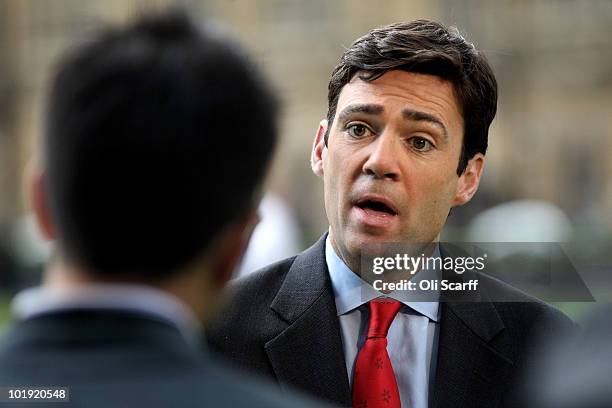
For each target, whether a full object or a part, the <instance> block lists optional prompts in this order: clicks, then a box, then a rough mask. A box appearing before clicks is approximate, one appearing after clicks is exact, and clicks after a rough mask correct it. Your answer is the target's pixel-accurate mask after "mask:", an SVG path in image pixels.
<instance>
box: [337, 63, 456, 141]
mask: <svg viewBox="0 0 612 408" xmlns="http://www.w3.org/2000/svg"><path fill="white" fill-rule="evenodd" d="M353 104H379V105H381V106H383V107H384V113H383V114H386V115H395V114H398V115H401V111H402V110H404V109H410V110H414V111H420V112H424V113H428V114H430V115H434V116H436V117H437V118H438V119H439V120H441V121H442V122H443V123H444V125H445V126H446V127H447V128H449V130H450V129H454V130H457V129H458V130H459V131H460V133H461V131H462V130H463V117H462V115H461V113H460V112H461V110H460V108H459V104H458V102H457V98H456V96H455V92H454V87H453V84H452V83H451V82H449V81H446V80H443V79H442V78H439V77H436V76H433V75H426V74H418V73H413V72H405V71H398V70H394V71H389V72H386V73H385V74H384V75H382V76H381V77H380V78H377V79H376V80H374V81H370V82H366V81H363V80H361V79H360V78H359V75H355V76H354V77H353V78H352V79H351V81H350V82H349V83H348V84H346V85H345V86H344V87H343V88H342V91H341V92H340V96H339V98H338V106H337V108H336V117H337V115H338V114H339V113H341V112H342V109H343V108H345V107H347V106H349V105H353Z"/></svg>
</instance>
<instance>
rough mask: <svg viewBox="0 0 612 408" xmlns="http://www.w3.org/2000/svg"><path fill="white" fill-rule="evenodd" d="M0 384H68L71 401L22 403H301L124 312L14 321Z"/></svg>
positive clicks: (169, 330) (1, 345) (3, 345)
mask: <svg viewBox="0 0 612 408" xmlns="http://www.w3.org/2000/svg"><path fill="white" fill-rule="evenodd" d="M6 386H17V387H31V386H38V387H41V386H43V387H44V386H57V387H69V388H70V402H71V403H70V404H66V403H58V404H42V405H41V403H39V402H33V403H27V402H26V403H23V402H19V403H15V404H13V405H14V406H15V407H22V408H23V407H26V406H34V407H41V406H57V407H72V406H74V407H126V408H127V407H129V408H133V407H243V406H249V407H262V408H264V407H286V406H306V405H303V404H302V403H301V402H298V401H297V400H293V399H291V398H290V397H286V398H285V397H282V399H281V398H279V397H278V396H277V394H278V390H277V389H276V387H274V386H272V387H271V388H268V386H267V385H266V386H263V385H260V384H254V383H252V382H251V380H250V379H249V380H247V379H245V378H242V377H237V376H236V375H235V374H233V373H232V374H230V373H229V372H227V370H226V369H224V368H222V366H219V365H217V364H214V363H213V362H212V361H210V360H209V359H207V358H205V356H204V355H203V354H202V352H201V351H199V350H198V347H197V346H194V345H190V344H188V343H187V341H186V340H185V339H184V338H183V337H182V335H181V334H180V332H179V331H178V330H177V329H176V328H175V327H174V326H172V325H170V324H168V323H166V322H162V321H160V320H155V319H154V318H151V317H148V316H147V317H145V316H143V315H138V314H130V313H126V312H109V311H93V310H92V311H74V312H62V313H54V314H49V315H46V316H41V317H36V318H33V319H30V320H26V321H23V322H19V323H16V324H15V325H14V326H13V327H12V328H11V329H10V330H9V331H8V333H6V335H5V336H4V337H3V338H1V339H0V387H6ZM0 406H2V407H5V406H8V405H5V404H3V403H0Z"/></svg>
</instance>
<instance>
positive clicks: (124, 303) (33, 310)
mask: <svg viewBox="0 0 612 408" xmlns="http://www.w3.org/2000/svg"><path fill="white" fill-rule="evenodd" d="M11 309H12V312H13V315H14V316H15V317H16V318H17V319H19V320H27V319H31V318H35V317H37V316H41V315H46V314H53V313H61V312H66V311H71V310H87V309H95V310H100V309H102V310H112V311H129V312H137V313H142V314H145V315H150V316H152V317H155V318H161V319H162V320H164V321H167V322H168V323H171V324H172V325H174V326H176V327H177V328H178V329H179V331H180V332H181V333H182V334H183V336H184V337H185V338H186V339H187V340H188V341H190V342H191V341H197V339H198V338H199V337H200V335H201V333H202V324H201V323H200V321H199V320H198V319H197V317H196V316H195V314H194V313H193V312H192V311H191V309H189V308H188V307H187V305H185V304H184V303H183V302H182V301H181V300H180V299H179V298H177V297H175V296H173V295H172V294H170V293H167V292H164V291H162V290H159V289H156V288H154V287H151V286H146V285H132V284H88V285H86V286H85V285H83V286H78V287H73V288H62V289H51V288H48V287H44V286H39V287H34V288H30V289H26V290H24V291H22V292H20V293H19V294H17V296H15V298H14V299H13V302H12V304H11Z"/></svg>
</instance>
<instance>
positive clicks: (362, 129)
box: [346, 123, 370, 139]
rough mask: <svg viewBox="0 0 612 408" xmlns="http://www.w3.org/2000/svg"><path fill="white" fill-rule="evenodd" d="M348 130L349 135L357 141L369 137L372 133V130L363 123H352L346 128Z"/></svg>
mask: <svg viewBox="0 0 612 408" xmlns="http://www.w3.org/2000/svg"><path fill="white" fill-rule="evenodd" d="M346 130H347V132H348V134H349V135H351V136H352V137H354V138H357V139H359V138H362V137H365V136H367V135H368V133H369V132H370V129H368V127H367V126H366V125H362V124H361V123H351V124H349V125H348V126H347V127H346Z"/></svg>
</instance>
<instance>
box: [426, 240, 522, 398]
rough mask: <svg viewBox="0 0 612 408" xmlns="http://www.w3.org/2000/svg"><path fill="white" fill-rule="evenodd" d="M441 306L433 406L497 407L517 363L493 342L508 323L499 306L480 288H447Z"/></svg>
mask: <svg viewBox="0 0 612 408" xmlns="http://www.w3.org/2000/svg"><path fill="white" fill-rule="evenodd" d="M445 252H446V251H445ZM443 256H449V253H448V252H446V255H443ZM450 256H453V255H450ZM444 278H446V279H452V280H454V281H458V282H462V281H469V280H470V279H475V278H476V276H475V275H474V274H472V273H468V272H466V273H465V274H463V275H458V274H456V273H453V272H451V273H449V274H446V275H445V276H444ZM441 308H442V309H441V310H442V315H441V320H440V332H439V338H438V358H437V366H436V378H435V382H434V386H433V394H432V398H431V400H432V401H433V404H432V406H433V407H449V406H452V407H457V408H460V407H475V406H477V407H497V406H498V404H499V401H500V398H501V396H502V395H503V394H504V391H505V387H506V385H507V380H508V378H509V376H510V374H511V371H512V367H513V362H512V361H510V360H509V359H508V358H506V357H505V356H503V355H501V354H500V353H499V352H497V351H496V350H495V349H494V348H493V347H492V346H491V345H490V342H491V340H493V338H494V337H495V336H496V335H498V334H499V333H500V332H502V331H503V330H504V328H505V326H504V324H503V322H502V320H501V318H500V317H499V315H498V313H497V310H496V309H495V307H494V305H493V303H492V302H491V301H490V300H489V298H488V296H487V294H486V293H485V292H484V290H481V289H480V288H479V289H478V290H476V291H474V292H473V294H471V295H468V297H467V298H466V297H465V293H464V294H463V295H461V298H460V299H454V298H453V293H452V292H446V296H445V297H444V299H442V303H441Z"/></svg>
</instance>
